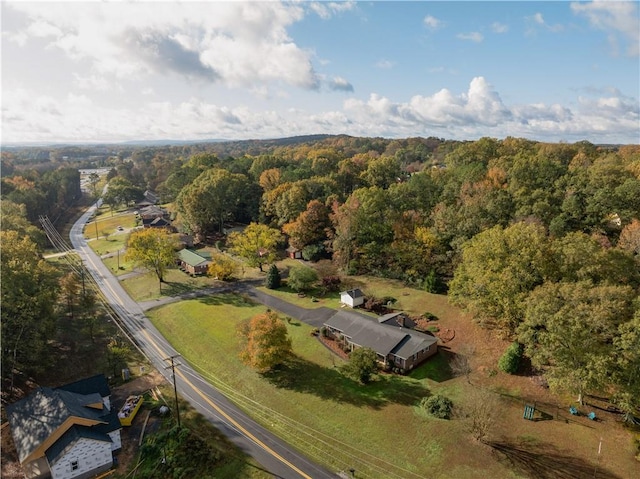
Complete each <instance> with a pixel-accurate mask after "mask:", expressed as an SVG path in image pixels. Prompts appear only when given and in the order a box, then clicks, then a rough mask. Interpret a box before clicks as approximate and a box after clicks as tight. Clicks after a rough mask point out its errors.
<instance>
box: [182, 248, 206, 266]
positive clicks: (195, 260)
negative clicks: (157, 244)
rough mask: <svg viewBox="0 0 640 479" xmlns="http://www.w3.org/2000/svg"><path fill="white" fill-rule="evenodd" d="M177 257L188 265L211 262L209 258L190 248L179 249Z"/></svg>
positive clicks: (201, 264)
mask: <svg viewBox="0 0 640 479" xmlns="http://www.w3.org/2000/svg"><path fill="white" fill-rule="evenodd" d="M178 258H180V261H183V262H185V263H186V264H188V265H189V266H194V267H195V266H204V265H205V264H209V263H211V258H210V257H209V258H206V257H204V256H203V255H200V254H198V253H196V252H195V251H192V250H190V249H186V248H185V249H181V250H180V251H178Z"/></svg>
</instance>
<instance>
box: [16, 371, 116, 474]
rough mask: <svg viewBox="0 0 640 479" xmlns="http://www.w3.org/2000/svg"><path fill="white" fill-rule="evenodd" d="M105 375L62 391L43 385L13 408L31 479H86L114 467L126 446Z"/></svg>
mask: <svg viewBox="0 0 640 479" xmlns="http://www.w3.org/2000/svg"><path fill="white" fill-rule="evenodd" d="M110 394H111V392H110V390H109V386H108V383H107V379H106V378H105V377H104V375H98V376H94V377H92V378H87V379H86V380H82V381H77V382H75V383H71V384H67V385H65V386H61V387H59V388H48V387H43V388H40V389H37V390H36V391H35V392H34V393H32V394H31V395H29V396H27V397H26V398H24V399H21V400H20V401H17V402H15V403H13V404H10V405H8V406H7V418H8V420H9V424H10V426H11V434H12V436H13V441H14V443H15V446H16V450H17V452H18V459H19V460H20V464H21V465H22V468H23V470H24V473H25V477H27V479H34V478H47V477H51V478H52V479H85V478H89V477H93V476H95V475H97V474H100V473H102V472H105V471H108V470H109V469H111V468H112V467H113V452H114V451H116V450H118V449H120V448H121V446H122V443H121V439H120V429H121V426H120V421H119V420H118V415H117V411H116V410H115V409H113V408H111V402H110Z"/></svg>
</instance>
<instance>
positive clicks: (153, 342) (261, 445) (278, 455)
mask: <svg viewBox="0 0 640 479" xmlns="http://www.w3.org/2000/svg"><path fill="white" fill-rule="evenodd" d="M141 332H142V334H144V335H145V336H146V338H147V341H149V342H150V343H151V344H152V345H153V347H154V348H155V349H156V350H157V351H158V353H160V356H164V355H165V353H164V352H163V351H162V350H161V349H160V348H159V347H158V345H157V344H156V343H155V341H153V339H151V337H150V336H149V333H147V332H146V331H145V330H142V331H141ZM176 373H177V374H178V375H179V376H180V378H182V380H183V381H184V382H185V383H187V384H188V385H189V386H191V388H192V389H193V390H194V391H195V392H196V393H198V395H199V396H200V397H201V398H202V399H204V400H205V401H206V402H207V404H209V406H211V407H212V408H213V409H215V410H216V411H217V412H218V414H220V415H221V416H223V417H224V418H225V419H226V420H227V421H229V422H230V423H231V424H232V425H233V426H234V427H236V428H237V429H238V430H239V431H241V432H242V433H243V434H244V435H245V436H247V437H248V438H249V439H251V440H252V441H253V442H255V443H256V444H257V445H258V446H260V447H261V448H263V449H264V450H265V451H267V452H268V453H269V454H271V455H272V456H273V457H275V458H276V459H278V460H279V461H281V462H282V463H283V464H286V465H287V466H289V467H290V468H291V469H293V470H294V471H296V472H297V473H298V474H300V475H301V476H302V477H304V478H305V479H312V477H311V476H309V475H307V474H305V473H304V472H303V471H301V470H300V469H298V468H297V467H296V466H294V465H293V464H291V463H290V462H289V461H287V460H286V459H285V458H284V457H282V456H281V455H280V454H278V453H277V452H275V451H274V450H273V449H271V448H270V447H269V446H267V445H266V444H265V443H264V442H262V441H261V440H260V439H258V438H257V437H255V436H254V435H253V434H251V433H250V432H249V431H247V430H246V429H245V428H244V427H243V426H241V425H240V424H239V423H238V422H237V421H236V420H235V419H233V418H231V416H229V415H228V414H227V413H226V412H224V411H223V410H222V409H220V407H219V406H218V405H217V404H215V403H214V402H213V401H212V400H211V399H209V398H208V397H207V396H206V395H205V394H204V393H203V392H202V391H201V390H200V388H198V387H196V386H195V385H194V384H193V383H192V382H191V381H189V379H187V377H186V376H185V375H184V374H183V373H182V372H180V370H179V369H178V370H176Z"/></svg>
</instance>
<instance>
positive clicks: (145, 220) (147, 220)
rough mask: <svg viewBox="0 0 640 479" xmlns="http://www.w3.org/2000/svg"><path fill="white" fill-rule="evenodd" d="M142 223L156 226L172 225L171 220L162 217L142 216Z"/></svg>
mask: <svg viewBox="0 0 640 479" xmlns="http://www.w3.org/2000/svg"><path fill="white" fill-rule="evenodd" d="M142 225H143V226H145V225H148V226H154V227H157V228H161V227H163V226H170V225H171V222H170V221H168V220H166V219H165V218H162V217H160V216H159V217H157V218H146V217H145V218H142Z"/></svg>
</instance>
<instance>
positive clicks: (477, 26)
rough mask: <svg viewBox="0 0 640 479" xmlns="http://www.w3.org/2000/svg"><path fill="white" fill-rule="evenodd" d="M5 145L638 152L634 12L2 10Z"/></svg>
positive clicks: (527, 5)
mask: <svg viewBox="0 0 640 479" xmlns="http://www.w3.org/2000/svg"><path fill="white" fill-rule="evenodd" d="M1 9H2V12H1V13H2V142H3V143H5V144H7V143H16V142H40V143H49V142H119V141H128V140H159V139H174V140H198V139H250V138H280V137H288V136H295V135H305V134H316V133H329V134H343V133H344V134H349V135H354V136H383V137H387V138H403V137H410V136H423V137H427V136H437V137H440V138H446V139H461V140H462V139H476V138H480V137H483V136H491V137H494V138H504V137H506V136H516V137H526V138H530V139H534V140H540V141H554V142H555V141H568V142H573V141H579V140H583V139H586V140H588V141H591V142H593V143H640V106H639V103H638V98H639V96H640V95H639V89H640V57H639V53H640V13H639V10H638V2H610V1H593V2H560V1H557V2H501V1H496V2H483V1H473V2H456V1H449V2H424V1H423V2H418V1H416V2H379V1H371V2H274V1H272V2H243V1H239V2H211V1H209V2H190V1H184V2H181V3H173V2H165V1H156V2H144V1H142V2H135V3H130V2H117V1H114V2H88V1H87V2H69V3H58V2H44V3H42V2H41V3H31V2H23V1H4V2H2V5H1Z"/></svg>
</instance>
